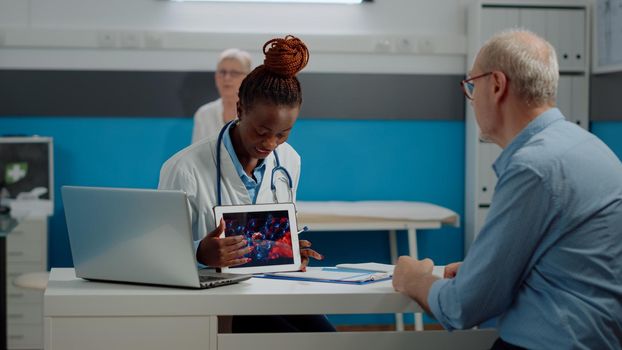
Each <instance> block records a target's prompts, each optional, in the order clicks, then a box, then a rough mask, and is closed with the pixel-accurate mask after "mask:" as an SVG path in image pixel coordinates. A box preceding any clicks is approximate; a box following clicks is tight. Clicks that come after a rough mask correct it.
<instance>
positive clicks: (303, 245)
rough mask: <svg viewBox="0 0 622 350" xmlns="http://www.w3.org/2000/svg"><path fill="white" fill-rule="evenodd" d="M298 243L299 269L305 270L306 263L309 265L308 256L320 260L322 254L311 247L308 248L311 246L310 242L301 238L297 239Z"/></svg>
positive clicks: (322, 257)
mask: <svg viewBox="0 0 622 350" xmlns="http://www.w3.org/2000/svg"><path fill="white" fill-rule="evenodd" d="M299 245H300V260H301V262H300V271H302V272H304V271H307V265H309V258H314V259H315V260H322V259H324V256H323V255H322V254H320V253H318V252H316V251H315V250H313V249H309V247H311V242H309V241H307V240H304V239H301V240H300V241H299Z"/></svg>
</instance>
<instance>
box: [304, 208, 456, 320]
mask: <svg viewBox="0 0 622 350" xmlns="http://www.w3.org/2000/svg"><path fill="white" fill-rule="evenodd" d="M296 209H297V211H298V213H297V216H298V221H299V226H301V227H302V226H303V225H307V226H309V228H310V229H311V230H313V231H388V232H389V249H390V254H391V262H392V263H393V264H395V262H396V261H397V238H396V231H397V230H406V231H407V237H408V251H409V252H410V256H412V257H414V258H416V259H418V256H417V230H418V229H439V228H441V227H442V226H443V225H451V226H454V227H458V226H459V225H460V217H459V216H458V214H456V213H455V212H453V211H451V210H449V209H447V208H443V207H440V206H438V205H434V204H430V203H422V202H406V201H356V202H306V201H298V202H297V203H296ZM395 325H396V329H397V330H403V329H404V320H403V318H402V315H401V314H396V317H395ZM415 330H418V331H420V330H423V317H422V314H421V313H415Z"/></svg>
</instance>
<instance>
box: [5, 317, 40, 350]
mask: <svg viewBox="0 0 622 350" xmlns="http://www.w3.org/2000/svg"><path fill="white" fill-rule="evenodd" d="M6 338H7V345H8V346H7V347H8V348H9V349H42V348H43V325H42V324H20V325H12V324H10V323H9V324H8V325H7V337H6Z"/></svg>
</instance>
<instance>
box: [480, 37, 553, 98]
mask: <svg viewBox="0 0 622 350" xmlns="http://www.w3.org/2000/svg"><path fill="white" fill-rule="evenodd" d="M477 61H478V62H479V63H478V66H479V68H480V69H482V71H483V72H490V71H495V70H498V71H502V72H503V73H504V74H505V75H506V76H507V77H508V80H509V83H510V87H512V88H513V89H515V91H516V94H517V95H518V96H519V97H521V98H523V99H524V100H525V101H526V103H527V104H528V105H529V106H532V107H538V106H542V105H545V104H550V105H553V104H555V98H556V95H557V83H558V81H559V65H558V63H557V55H556V54H555V48H553V46H552V45H551V44H550V43H549V42H548V41H546V40H544V39H543V38H541V37H539V36H538V35H536V34H534V33H533V32H531V31H528V30H525V29H522V28H519V29H511V30H506V31H503V32H501V33H498V34H496V35H494V36H493V37H492V38H490V39H489V40H488V41H487V42H486V43H484V46H482V48H481V49H480V51H479V54H478V58H477Z"/></svg>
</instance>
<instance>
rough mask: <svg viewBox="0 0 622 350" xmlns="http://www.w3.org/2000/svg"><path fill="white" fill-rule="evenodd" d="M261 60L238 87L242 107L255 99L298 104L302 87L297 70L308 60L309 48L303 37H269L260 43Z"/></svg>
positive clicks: (252, 104) (250, 103)
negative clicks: (263, 56) (263, 55)
mask: <svg viewBox="0 0 622 350" xmlns="http://www.w3.org/2000/svg"><path fill="white" fill-rule="evenodd" d="M263 52H264V54H265V56H266V57H265V59H264V64H262V65H260V66H259V67H257V68H255V69H254V70H253V71H252V72H251V73H250V74H249V75H247V76H246V78H244V80H243V81H242V85H240V90H239V91H238V97H239V103H240V105H241V106H242V108H243V109H248V108H252V107H253V106H254V104H255V103H258V102H269V103H272V104H275V105H285V106H300V105H301V104H302V89H301V88H300V81H298V78H297V77H296V74H298V72H300V71H301V70H302V69H303V68H304V67H305V66H306V65H307V63H308V62H309V50H308V49H307V46H306V45H305V43H303V42H302V40H300V39H298V38H296V37H294V36H291V35H288V36H286V37H285V38H275V39H271V40H269V41H268V42H267V43H265V44H264V46H263Z"/></svg>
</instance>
